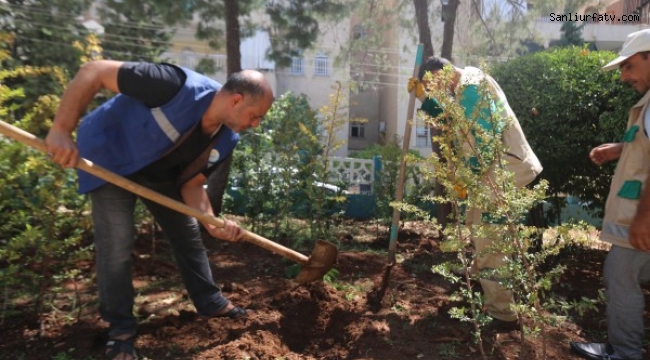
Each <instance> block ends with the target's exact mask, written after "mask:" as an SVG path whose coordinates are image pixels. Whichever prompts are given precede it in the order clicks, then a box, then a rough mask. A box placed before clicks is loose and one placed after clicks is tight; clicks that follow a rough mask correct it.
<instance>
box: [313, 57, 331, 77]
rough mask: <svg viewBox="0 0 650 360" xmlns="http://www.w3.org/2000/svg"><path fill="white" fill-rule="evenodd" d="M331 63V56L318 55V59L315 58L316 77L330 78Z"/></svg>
mask: <svg viewBox="0 0 650 360" xmlns="http://www.w3.org/2000/svg"><path fill="white" fill-rule="evenodd" d="M329 63H330V58H329V56H327V55H323V54H319V55H316V57H314V75H315V76H328V75H329Z"/></svg>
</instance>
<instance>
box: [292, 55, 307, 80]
mask: <svg viewBox="0 0 650 360" xmlns="http://www.w3.org/2000/svg"><path fill="white" fill-rule="evenodd" d="M290 71H291V74H292V75H303V74H304V73H305V59H304V58H301V57H295V56H294V57H292V58H291V69H290Z"/></svg>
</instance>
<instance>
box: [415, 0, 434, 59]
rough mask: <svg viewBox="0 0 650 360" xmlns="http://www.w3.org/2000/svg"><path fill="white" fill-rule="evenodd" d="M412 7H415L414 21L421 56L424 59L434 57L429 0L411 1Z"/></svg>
mask: <svg viewBox="0 0 650 360" xmlns="http://www.w3.org/2000/svg"><path fill="white" fill-rule="evenodd" d="M413 7H415V19H416V21H417V23H418V35H419V36H418V37H419V42H420V43H421V44H422V45H423V47H424V49H423V50H424V51H423V52H422V55H423V57H424V58H425V59H426V58H428V57H429V56H433V55H434V52H433V44H432V43H431V27H430V26H429V0H413Z"/></svg>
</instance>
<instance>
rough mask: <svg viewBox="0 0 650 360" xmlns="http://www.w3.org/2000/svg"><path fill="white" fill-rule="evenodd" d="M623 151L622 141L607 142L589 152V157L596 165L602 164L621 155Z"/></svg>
mask: <svg viewBox="0 0 650 360" xmlns="http://www.w3.org/2000/svg"><path fill="white" fill-rule="evenodd" d="M622 152H623V144H622V143H607V144H602V145H600V146H597V147H595V148H593V149H591V151H590V152H589V158H590V159H591V161H593V162H594V164H596V165H602V164H604V163H606V162H608V161H612V160H616V159H618V158H619V157H621V153H622Z"/></svg>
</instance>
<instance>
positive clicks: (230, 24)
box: [225, 0, 241, 75]
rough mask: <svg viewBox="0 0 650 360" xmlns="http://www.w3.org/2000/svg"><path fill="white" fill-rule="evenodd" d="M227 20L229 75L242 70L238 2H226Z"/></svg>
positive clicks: (227, 69)
mask: <svg viewBox="0 0 650 360" xmlns="http://www.w3.org/2000/svg"><path fill="white" fill-rule="evenodd" d="M225 9H226V11H225V13H226V14H225V15H226V16H225V18H226V59H227V64H226V71H227V73H228V75H230V74H232V73H235V72H238V71H240V70H241V51H240V49H239V43H240V41H241V40H240V38H239V5H238V4H237V0H225Z"/></svg>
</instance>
